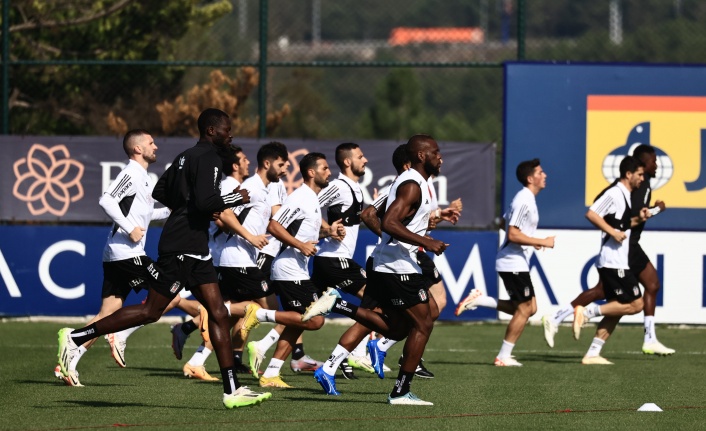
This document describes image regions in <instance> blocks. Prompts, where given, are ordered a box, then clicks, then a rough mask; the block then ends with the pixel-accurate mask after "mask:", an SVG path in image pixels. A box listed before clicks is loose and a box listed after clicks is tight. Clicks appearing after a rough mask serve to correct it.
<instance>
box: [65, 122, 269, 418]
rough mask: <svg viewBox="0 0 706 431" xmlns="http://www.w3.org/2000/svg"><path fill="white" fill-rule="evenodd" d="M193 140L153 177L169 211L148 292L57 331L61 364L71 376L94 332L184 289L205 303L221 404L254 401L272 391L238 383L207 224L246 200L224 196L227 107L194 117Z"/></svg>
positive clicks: (239, 194)
mask: <svg viewBox="0 0 706 431" xmlns="http://www.w3.org/2000/svg"><path fill="white" fill-rule="evenodd" d="M197 123H198V128H199V133H200V138H199V141H198V143H197V144H196V145H195V146H194V147H192V148H190V149H188V150H186V151H184V152H182V153H181V154H179V155H178V156H177V157H176V159H175V160H174V163H173V164H172V165H171V166H170V167H169V169H167V171H166V172H165V173H164V175H162V177H161V178H160V179H159V181H158V182H157V185H156V186H155V188H154V191H153V192H152V195H153V197H154V198H155V199H156V200H158V201H159V202H161V203H162V204H164V205H165V206H167V207H169V208H171V209H172V212H171V214H170V215H169V218H168V219H167V222H166V224H165V225H164V229H163V231H162V236H161V237H160V240H159V259H158V261H157V262H156V263H151V264H150V265H149V266H147V268H146V270H147V271H146V272H147V274H145V277H149V278H148V280H149V286H150V290H149V291H148V293H147V299H146V301H145V303H144V304H137V305H133V306H129V307H123V308H121V309H120V310H118V311H116V312H115V313H113V314H112V315H110V316H107V317H105V318H103V319H100V320H98V321H96V322H94V323H92V324H90V325H88V326H86V327H83V328H80V329H77V330H73V329H71V328H64V329H62V330H60V331H59V351H58V357H59V365H60V366H61V372H62V374H64V375H65V376H66V375H68V364H69V363H71V361H72V360H73V358H74V356H75V355H76V352H77V350H78V346H79V345H81V344H83V343H85V342H86V341H88V340H90V339H93V338H96V337H98V336H101V335H104V334H108V333H113V332H116V331H120V330H123V329H127V328H130V327H133V326H136V325H140V324H146V323H152V322H155V321H157V320H158V319H159V317H160V316H161V314H162V312H163V311H164V309H165V308H166V307H167V305H169V303H170V302H171V300H172V299H173V298H174V297H175V296H177V295H178V294H179V291H180V290H181V289H183V288H185V287H188V288H189V290H191V292H192V293H193V294H194V296H195V297H196V298H197V299H198V300H199V302H201V304H202V305H203V306H205V307H206V309H207V311H208V314H209V331H210V335H211V341H212V343H213V345H214V347H215V351H216V356H217V357H218V363H219V365H220V368H221V376H222V378H223V404H224V405H225V406H226V408H235V407H244V406H249V405H254V404H259V403H261V402H263V401H264V400H266V399H269V398H270V397H271V396H272V394H270V393H256V392H253V391H251V390H250V389H248V388H247V387H246V386H241V385H240V383H239V382H238V379H237V377H236V375H235V369H234V366H233V365H234V364H233V355H232V352H231V350H232V349H231V342H230V337H229V336H228V315H227V313H226V310H225V307H223V298H222V297H221V294H220V291H219V289H218V276H217V274H216V271H215V269H214V267H213V262H212V260H211V257H210V255H209V252H208V226H209V222H210V220H211V216H212V214H213V213H214V212H218V211H222V210H224V209H226V208H228V207H233V206H236V205H238V204H242V203H247V201H248V194H247V191H246V190H234V191H233V192H232V193H229V194H227V195H225V196H221V193H220V184H221V170H222V160H221V156H220V155H222V154H224V153H225V152H226V150H227V148H228V145H229V144H230V142H231V140H232V137H231V136H230V130H231V120H230V117H229V116H228V114H226V113H225V112H223V111H221V110H218V109H214V108H209V109H206V110H205V111H203V112H202V113H201V115H200V116H199V118H198V120H197Z"/></svg>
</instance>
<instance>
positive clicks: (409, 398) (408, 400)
mask: <svg viewBox="0 0 706 431" xmlns="http://www.w3.org/2000/svg"><path fill="white" fill-rule="evenodd" d="M387 403H388V404H393V405H400V406H433V405H434V403H430V402H429V401H424V400H422V399H419V397H418V396H416V395H414V394H413V393H411V392H407V393H406V394H404V395H402V396H400V397H394V398H393V397H391V396H389V395H388V396H387Z"/></svg>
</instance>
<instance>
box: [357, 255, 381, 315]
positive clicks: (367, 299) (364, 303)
mask: <svg viewBox="0 0 706 431" xmlns="http://www.w3.org/2000/svg"><path fill="white" fill-rule="evenodd" d="M365 272H366V277H367V274H372V273H373V257H372V256H370V257H368V259H367V260H366V261H365ZM366 281H367V279H366ZM368 285H369V284H368ZM369 290H370V289H369V288H367V287H366V288H365V290H364V291H363V298H362V299H361V300H360V305H359V307H360V308H365V309H366V310H372V309H373V308H377V307H379V306H380V302H378V300H376V299H375V298H373V297H372V296H370V294H369V293H368V291H369Z"/></svg>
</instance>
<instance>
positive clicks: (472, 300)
mask: <svg viewBox="0 0 706 431" xmlns="http://www.w3.org/2000/svg"><path fill="white" fill-rule="evenodd" d="M480 296H483V292H481V291H480V290H478V289H473V290H471V293H469V294H468V296H467V297H466V299H464V300H463V301H461V302H459V303H458V307H456V315H457V316H460V315H461V313H463V312H464V311H466V310H475V309H476V308H478V304H476V300H477V299H478V297H480Z"/></svg>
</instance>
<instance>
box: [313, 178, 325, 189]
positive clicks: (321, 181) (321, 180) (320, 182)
mask: <svg viewBox="0 0 706 431" xmlns="http://www.w3.org/2000/svg"><path fill="white" fill-rule="evenodd" d="M314 183H315V184H316V185H317V186H319V187H321V188H322V189H325V188H326V187H328V178H317V177H314Z"/></svg>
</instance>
